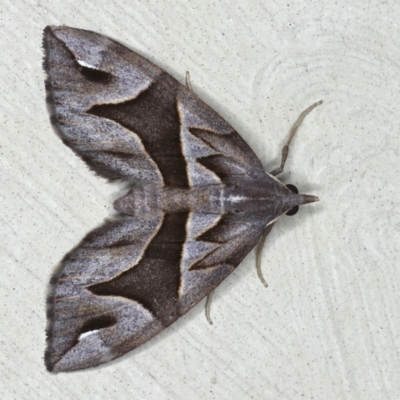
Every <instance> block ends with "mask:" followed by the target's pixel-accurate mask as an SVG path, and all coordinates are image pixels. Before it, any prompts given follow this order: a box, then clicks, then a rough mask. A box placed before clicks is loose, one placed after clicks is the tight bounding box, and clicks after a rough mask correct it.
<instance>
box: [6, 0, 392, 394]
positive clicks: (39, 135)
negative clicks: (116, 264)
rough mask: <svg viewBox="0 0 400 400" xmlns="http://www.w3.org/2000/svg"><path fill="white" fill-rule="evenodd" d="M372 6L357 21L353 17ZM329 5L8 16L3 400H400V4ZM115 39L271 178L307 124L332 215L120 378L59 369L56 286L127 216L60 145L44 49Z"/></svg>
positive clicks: (303, 176) (84, 8)
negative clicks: (57, 273)
mask: <svg viewBox="0 0 400 400" xmlns="http://www.w3.org/2000/svg"><path fill="white" fill-rule="evenodd" d="M351 3H353V4H351ZM396 3H397V2H394V1H392V2H382V1H369V2H366V1H358V2H348V1H343V0H338V1H336V2H332V1H330V0H321V1H318V2H311V1H292V2H288V1H261V0H253V1H246V2H236V1H233V0H231V1H229V0H223V1H218V2H212V1H208V0H207V1H201V2H200V1H183V0H181V1H174V2H167V1H161V0H160V1H138V0H113V1H98V2H91V1H85V0H83V1H82V0H80V1H71V0H64V1H62V2H61V1H60V2H57V1H30V0H25V1H22V0H17V1H9V0H3V1H2V2H1V4H0V13H1V15H0V28H1V36H0V48H1V49H2V52H1V60H0V82H1V85H2V90H1V92H0V103H1V107H0V127H1V135H0V153H1V156H0V187H1V189H0V201H1V203H0V207H1V216H0V218H1V221H0V256H1V260H2V264H1V279H0V304H1V306H0V321H1V324H0V398H1V399H4V400H8V399H88V398H96V399H109V398H115V399H119V400H120V399H146V400H152V399H157V400H160V399H189V398H190V399H243V398H246V399H278V400H281V399H282V400H283V399H300V398H301V399H397V398H400V380H399V371H400V356H399V348H400V337H399V333H400V323H399V311H398V308H399V303H400V273H399V269H400V263H399V260H398V258H399V256H398V254H399V250H400V212H399V206H400V187H399V184H398V177H399V169H400V154H399V151H400V132H399V130H400V109H399V103H400V61H399V60H400V44H399V40H400V39H399V38H400V27H399V24H398V21H399V17H400V4H398V3H397V4H396ZM48 24H66V25H71V26H75V27H79V28H85V29H90V30H94V31H98V32H100V33H103V34H105V35H108V36H110V37H112V38H114V39H117V40H119V41H121V42H122V43H124V44H126V45H128V46H129V47H130V48H132V49H133V50H136V51H137V52H139V53H140V54H142V55H144V56H146V57H148V58H149V59H150V60H151V61H153V62H156V63H157V65H159V66H161V67H162V68H164V69H166V70H167V71H168V72H170V73H171V74H172V75H173V76H175V77H176V78H178V79H179V80H180V81H181V82H183V81H184V74H185V71H186V70H189V71H190V72H191V77H192V84H193V86H194V90H195V91H196V92H197V93H198V94H199V95H200V97H202V98H203V99H204V100H205V101H206V102H207V103H208V104H210V105H211V106H212V107H214V108H215V109H216V110H217V111H219V112H220V113H221V114H222V116H223V117H225V118H226V119H227V120H228V121H229V122H230V123H231V124H232V125H233V126H234V127H235V128H236V129H237V130H238V131H239V132H240V133H241V135H242V136H243V137H244V138H245V139H246V140H247V141H248V143H249V144H250V145H251V146H252V147H253V149H255V151H256V153H257V154H258V156H259V157H260V159H261V160H262V162H263V164H264V165H265V168H266V169H267V170H271V169H273V168H274V167H275V166H276V165H277V163H278V161H279V154H280V149H281V146H282V145H283V143H284V140H285V138H286V136H287V134H288V131H289V129H290V126H291V124H292V123H293V122H294V120H295V119H296V118H297V116H298V115H299V113H300V112H301V111H302V110H303V109H305V108H306V107H308V106H309V105H310V104H312V103H313V102H315V101H317V100H320V99H323V100H324V104H323V105H322V106H320V107H318V108H317V109H315V110H314V111H313V112H312V114H311V115H309V116H308V117H307V119H306V120H305V122H304V124H303V125H302V127H301V130H300V132H299V135H298V136H297V137H296V139H295V141H294V146H293V149H292V152H291V154H290V157H289V160H288V163H287V169H286V172H285V173H284V174H283V175H282V178H283V179H284V181H285V182H286V183H288V182H292V183H294V184H296V185H297V186H298V187H299V189H300V190H301V191H302V192H305V193H310V194H316V195H318V196H319V197H320V199H321V202H320V203H318V204H316V205H310V206H307V207H303V208H302V210H301V211H300V213H299V214H297V215H296V216H295V217H293V218H286V219H284V220H282V221H280V222H279V224H278V225H277V227H276V228H275V229H274V230H273V232H272V234H271V236H270V237H269V240H268V241H267V245H266V247H265V250H264V258H263V270H264V274H265V276H266V278H267V281H268V282H269V285H270V287H269V288H268V289H265V288H264V287H263V286H262V284H261V283H260V282H259V281H258V279H257V276H256V273H255V268H254V261H255V260H254V258H255V257H254V252H253V253H251V254H250V255H249V256H248V257H247V258H246V260H245V261H244V262H243V263H242V265H241V266H240V267H239V268H238V269H237V270H236V272H235V273H234V274H233V275H232V276H231V277H229V279H228V280H227V281H226V282H224V283H223V284H222V285H221V287H220V288H219V290H217V292H216V293H215V295H214V303H213V305H212V316H213V319H214V325H213V326H212V327H210V326H209V325H208V323H207V321H206V319H205V317H204V311H203V307H204V303H202V304H200V305H199V306H197V307H196V308H195V309H193V310H192V311H191V312H189V313H188V314H187V315H186V316H185V317H183V318H182V319H181V320H179V321H178V322H176V323H175V324H174V325H173V326H171V327H170V328H169V329H167V330H166V331H164V332H163V333H161V334H160V335H159V336H157V337H156V338H154V339H153V340H151V341H150V342H148V343H146V344H145V345H144V346H142V347H141V348H139V349H137V350H135V351H133V352H131V353H129V354H128V355H126V356H124V357H122V358H121V359H119V360H116V361H114V362H112V363H110V364H108V365H104V366H103V367H100V368H97V369H94V370H88V371H83V372H77V373H72V374H59V375H52V374H49V373H48V372H46V370H45V368H44V364H43V351H44V341H45V337H44V327H45V297H46V290H47V284H48V280H49V278H50V275H51V273H52V270H53V268H54V267H55V266H56V265H57V263H58V262H59V260H60V259H61V258H62V257H63V255H64V254H65V253H66V252H67V251H68V250H69V249H70V248H71V247H72V246H74V245H75V244H77V243H78V242H79V240H80V239H81V238H82V237H83V235H84V234H85V233H86V232H88V231H89V230H91V229H92V228H93V227H95V226H97V225H98V224H99V223H100V222H101V221H102V220H103V218H105V217H106V216H108V215H110V214H111V213H112V208H111V204H112V200H113V199H114V198H115V197H116V196H117V194H118V192H119V191H120V188H119V187H118V186H115V185H109V184H107V183H106V182H105V181H104V180H102V179H101V178H98V177H95V176H94V174H93V173H91V172H90V171H89V170H88V169H87V167H86V166H85V165H84V163H83V162H82V161H81V160H80V159H79V158H78V157H76V156H75V155H74V154H73V153H72V151H70V150H69V149H68V148H67V147H66V146H64V145H63V144H62V142H61V141H60V139H59V138H58V137H57V136H56V135H55V134H54V132H53V131H52V128H51V126H50V122H49V118H48V114H47V110H46V105H45V101H44V97H45V93H44V85H43V79H44V74H43V72H42V69H41V59H42V49H41V34H42V30H43V28H44V27H45V26H46V25H48Z"/></svg>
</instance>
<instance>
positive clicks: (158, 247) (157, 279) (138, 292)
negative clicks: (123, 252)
mask: <svg viewBox="0 0 400 400" xmlns="http://www.w3.org/2000/svg"><path fill="white" fill-rule="evenodd" d="M187 219H188V213H174V214H166V215H165V217H164V220H163V222H162V225H161V227H160V229H159V231H158V232H157V234H156V236H155V237H154V238H153V240H152V241H151V242H150V244H149V246H148V247H147V249H146V251H145V253H144V255H143V257H142V259H141V260H140V262H139V263H138V264H137V265H135V266H133V267H132V268H130V269H129V270H128V271H126V272H124V273H122V274H121V275H119V276H117V277H116V278H114V279H112V280H110V281H108V282H102V283H99V284H96V285H93V286H90V287H89V290H90V291H92V292H93V293H94V294H97V295H101V296H122V297H126V298H129V299H132V300H134V301H137V302H139V303H140V304H142V305H143V306H144V307H146V308H147V309H148V310H149V311H150V312H151V313H152V314H153V315H154V316H155V317H158V316H162V314H163V313H165V310H167V309H169V308H170V307H172V306H173V305H174V303H175V302H176V301H177V300H178V296H179V286H180V280H181V270H180V265H181V258H182V250H183V245H184V243H185V240H186V222H187Z"/></svg>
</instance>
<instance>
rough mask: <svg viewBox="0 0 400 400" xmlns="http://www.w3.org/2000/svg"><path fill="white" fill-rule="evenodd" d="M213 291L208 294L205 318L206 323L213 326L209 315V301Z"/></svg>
mask: <svg viewBox="0 0 400 400" xmlns="http://www.w3.org/2000/svg"><path fill="white" fill-rule="evenodd" d="M214 290H215V289H214ZM214 290H211V292H210V293H208V296H207V300H206V318H207V321H208V323H209V324H210V325H212V324H213V321H212V319H211V315H210V311H211V299H212V295H213V293H214Z"/></svg>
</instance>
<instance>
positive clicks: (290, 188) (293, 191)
mask: <svg viewBox="0 0 400 400" xmlns="http://www.w3.org/2000/svg"><path fill="white" fill-rule="evenodd" d="M286 187H287V188H288V189H289V190H290V191H291V192H292V193H296V194H299V191H298V190H297V187H296V186H294V185H292V184H290V183H289V184H288V185H286Z"/></svg>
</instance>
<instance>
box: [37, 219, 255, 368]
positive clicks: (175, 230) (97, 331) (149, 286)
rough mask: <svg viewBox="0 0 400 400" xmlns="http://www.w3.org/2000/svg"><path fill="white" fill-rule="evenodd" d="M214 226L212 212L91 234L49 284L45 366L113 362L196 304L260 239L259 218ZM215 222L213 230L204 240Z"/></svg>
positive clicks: (132, 222) (118, 224) (117, 223)
mask: <svg viewBox="0 0 400 400" xmlns="http://www.w3.org/2000/svg"><path fill="white" fill-rule="evenodd" d="M214 219H215V216H214ZM215 222H216V221H213V220H212V217H211V216H210V215H207V214H202V215H200V214H198V215H197V214H192V215H189V213H176V214H165V215H163V216H158V217H151V218H143V217H142V218H137V217H125V218H121V219H117V220H111V221H107V222H105V224H104V225H103V226H101V227H100V228H98V229H95V230H94V231H92V232H91V233H89V234H88V235H87V236H86V237H85V238H84V239H83V240H82V242H81V243H80V244H79V245H78V246H77V247H76V248H75V249H73V250H72V251H71V252H70V253H68V254H67V255H66V256H65V257H64V259H63V260H62V262H61V264H60V266H59V268H58V270H57V271H56V273H55V274H54V276H53V278H52V280H51V284H52V288H51V292H50V295H49V298H48V328H47V349H46V354H45V361H46V366H47V368H48V369H49V370H50V371H71V370H77V369H83V368H89V367H94V366H97V365H99V364H102V363H105V362H108V361H110V360H112V359H114V358H117V357H119V356H121V355H123V354H125V353H126V352H128V351H129V350H132V349H133V348H135V347H137V346H139V345H140V344H142V343H144V342H145V341H147V340H148V339H150V338H151V337H153V336H154V335H156V334H157V333H159V332H160V331H161V330H163V329H164V328H165V327H167V326H168V325H170V324H171V323H172V322H174V321H175V320H176V319H177V318H179V317H180V316H181V315H182V314H184V313H186V312H187V311H188V310H189V309H190V308H191V307H193V306H194V305H195V304H196V303H198V302H199V301H200V300H201V299H202V298H203V297H204V296H206V295H207V294H208V293H209V292H210V291H211V290H212V289H213V288H215V287H216V286H217V285H218V284H219V283H220V282H221V281H222V280H223V279H224V278H225V277H226V276H227V275H229V273H230V272H232V271H233V269H234V268H235V267H236V266H237V264H239V263H240V262H241V260H242V259H243V258H244V256H245V255H246V254H247V252H248V251H249V250H250V249H251V248H252V247H253V246H254V245H255V243H256V242H257V240H258V237H259V228H257V226H256V225H255V224H256V220H255V219H254V221H253V223H250V222H249V219H247V222H246V221H245V220H244V219H243V220H242V221H228V220H226V219H225V220H224V221H217V223H215ZM209 224H212V225H214V228H212V229H211V230H208V233H207V234H203V235H200V236H199V233H200V231H201V230H202V229H203V228H204V227H207V226H209ZM232 224H236V226H235V227H233V226H232ZM239 224H240V229H238V227H239ZM233 228H235V229H233ZM255 228H257V229H255ZM217 241H219V243H217ZM185 246H186V247H185ZM184 247H185V250H183V249H184Z"/></svg>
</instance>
